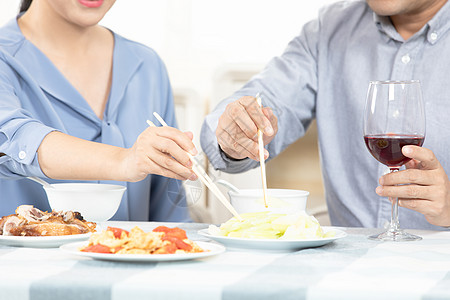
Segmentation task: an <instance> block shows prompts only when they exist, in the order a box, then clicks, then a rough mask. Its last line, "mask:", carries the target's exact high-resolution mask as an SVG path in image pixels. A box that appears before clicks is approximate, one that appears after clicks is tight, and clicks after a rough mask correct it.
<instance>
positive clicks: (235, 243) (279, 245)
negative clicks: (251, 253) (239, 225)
mask: <svg viewBox="0 0 450 300" xmlns="http://www.w3.org/2000/svg"><path fill="white" fill-rule="evenodd" d="M322 229H323V230H324V232H328V231H334V232H335V233H336V234H335V236H333V237H327V238H321V239H304V240H277V239H248V238H235V237H228V236H217V235H211V234H210V233H209V232H208V229H202V230H199V231H198V234H200V235H202V236H205V237H207V238H209V239H211V240H215V241H217V242H220V243H221V244H223V245H225V246H226V247H227V248H235V249H241V250H242V249H251V250H263V251H295V250H299V249H303V248H312V247H319V246H323V245H326V244H328V243H331V242H332V241H334V240H337V239H341V238H343V237H346V236H347V233H345V232H344V231H342V230H340V229H337V228H334V227H327V226H322Z"/></svg>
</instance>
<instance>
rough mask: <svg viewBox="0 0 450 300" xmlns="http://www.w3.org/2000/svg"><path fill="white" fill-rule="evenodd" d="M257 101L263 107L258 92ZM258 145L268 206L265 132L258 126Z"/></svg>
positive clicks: (265, 198) (265, 203)
mask: <svg viewBox="0 0 450 300" xmlns="http://www.w3.org/2000/svg"><path fill="white" fill-rule="evenodd" d="M256 102H258V105H259V107H260V108H262V103H261V97H260V93H258V94H256ZM258 146H259V163H260V165H261V180H262V186H263V193H264V205H265V206H266V208H267V207H269V206H268V205H267V200H268V197H267V179H266V163H265V159H264V141H263V132H262V130H261V129H259V128H258Z"/></svg>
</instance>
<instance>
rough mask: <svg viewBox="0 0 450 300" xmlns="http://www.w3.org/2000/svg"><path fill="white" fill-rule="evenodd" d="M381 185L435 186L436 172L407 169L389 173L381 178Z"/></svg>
mask: <svg viewBox="0 0 450 300" xmlns="http://www.w3.org/2000/svg"><path fill="white" fill-rule="evenodd" d="M379 183H380V184H381V185H399V184H418V185H433V184H434V183H435V172H434V171H433V170H419V169H407V170H403V171H400V172H393V173H388V174H386V175H384V176H382V177H381V178H380V180H379Z"/></svg>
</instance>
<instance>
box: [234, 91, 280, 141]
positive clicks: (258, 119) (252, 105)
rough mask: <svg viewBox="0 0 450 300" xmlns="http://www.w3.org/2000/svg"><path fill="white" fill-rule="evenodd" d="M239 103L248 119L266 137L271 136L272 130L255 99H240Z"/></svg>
mask: <svg viewBox="0 0 450 300" xmlns="http://www.w3.org/2000/svg"><path fill="white" fill-rule="evenodd" d="M239 103H240V104H241V105H242V106H243V107H244V108H245V110H246V111H247V113H248V115H249V116H250V118H251V119H252V120H253V122H254V123H255V124H256V126H257V127H258V128H259V129H261V130H262V131H263V132H264V134H266V135H269V136H271V135H273V133H274V130H273V128H272V125H271V124H270V121H269V119H267V117H266V116H265V115H264V113H263V112H262V109H261V107H259V105H258V103H257V102H256V99H255V98H254V97H242V98H240V99H239Z"/></svg>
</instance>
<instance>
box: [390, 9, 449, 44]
mask: <svg viewBox="0 0 450 300" xmlns="http://www.w3.org/2000/svg"><path fill="white" fill-rule="evenodd" d="M446 2H447V0H437V1H434V2H433V3H432V5H430V6H429V7H427V8H426V9H417V10H416V11H412V12H408V13H405V14H400V15H395V16H391V17H390V18H391V21H392V24H394V26H395V29H396V30H397V32H398V33H399V34H400V35H401V36H402V37H403V39H404V40H405V41H406V40H408V39H409V38H410V37H412V36H413V35H414V34H415V33H416V32H418V31H419V30H420V29H421V28H422V27H423V26H424V25H425V24H427V23H428V21H430V20H431V19H432V18H433V17H434V16H435V15H436V13H437V12H438V11H439V10H440V9H441V8H442V6H444V4H445V3H446Z"/></svg>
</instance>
